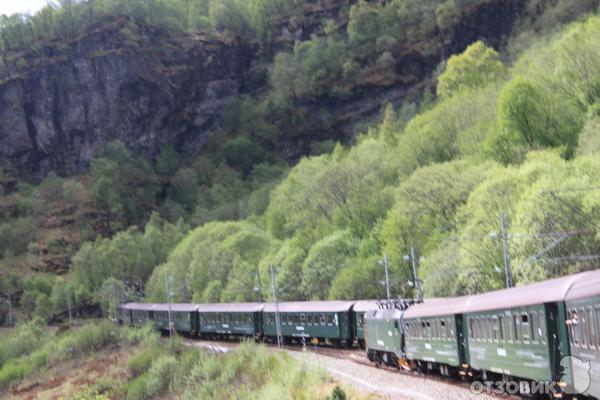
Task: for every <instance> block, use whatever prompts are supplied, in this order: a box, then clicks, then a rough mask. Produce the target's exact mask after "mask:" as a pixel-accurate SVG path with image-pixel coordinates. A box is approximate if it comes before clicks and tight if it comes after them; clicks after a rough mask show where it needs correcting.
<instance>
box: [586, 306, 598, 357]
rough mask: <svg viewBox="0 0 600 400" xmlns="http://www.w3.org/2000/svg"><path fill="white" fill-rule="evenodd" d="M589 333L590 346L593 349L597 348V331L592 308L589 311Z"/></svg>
mask: <svg viewBox="0 0 600 400" xmlns="http://www.w3.org/2000/svg"><path fill="white" fill-rule="evenodd" d="M587 326H588V329H587V333H588V345H589V346H590V348H591V349H595V348H596V329H595V324H594V312H593V310H592V307H588V309H587Z"/></svg>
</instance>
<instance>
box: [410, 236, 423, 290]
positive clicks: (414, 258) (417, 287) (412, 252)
mask: <svg viewBox="0 0 600 400" xmlns="http://www.w3.org/2000/svg"><path fill="white" fill-rule="evenodd" d="M410 259H411V260H412V269H413V279H414V282H415V290H416V294H417V300H421V287H420V285H419V275H418V274H417V250H416V249H415V247H414V246H411V248H410Z"/></svg>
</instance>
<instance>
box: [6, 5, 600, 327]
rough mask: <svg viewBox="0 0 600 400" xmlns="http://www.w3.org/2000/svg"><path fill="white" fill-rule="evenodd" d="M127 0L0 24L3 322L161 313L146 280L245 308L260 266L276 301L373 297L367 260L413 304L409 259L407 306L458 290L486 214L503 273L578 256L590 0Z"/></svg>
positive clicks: (491, 274) (497, 276) (488, 236)
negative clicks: (138, 303) (275, 284)
mask: <svg viewBox="0 0 600 400" xmlns="http://www.w3.org/2000/svg"><path fill="white" fill-rule="evenodd" d="M136 4H137V3H136V2H135V1H133V0H131V1H130V0H113V1H109V0H105V1H98V0H97V1H94V2H90V1H87V2H80V3H73V4H71V3H68V4H67V5H63V7H61V8H57V9H54V8H47V9H45V10H44V11H42V12H40V13H39V14H37V15H36V16H34V17H28V18H12V19H11V18H3V19H2V28H1V30H0V33H2V48H1V51H2V55H3V57H2V60H3V61H2V68H1V69H0V76H1V78H0V80H1V82H0V105H1V106H0V155H1V158H2V162H3V163H4V166H3V172H2V173H1V174H0V185H1V188H2V197H1V199H0V216H1V218H2V220H1V221H0V255H1V260H0V273H2V274H3V275H2V277H3V279H2V285H3V286H4V287H3V291H4V292H5V293H7V296H8V294H10V295H11V301H13V302H14V303H15V304H18V306H19V307H18V308H19V311H18V312H17V318H24V317H27V316H31V315H34V314H35V315H40V316H42V317H43V318H45V319H46V320H48V321H57V320H60V319H62V318H64V317H65V315H66V307H67V304H68V305H70V306H71V307H73V308H74V309H75V310H76V311H77V312H79V313H82V314H90V313H99V312H100V309H101V308H102V309H104V310H107V309H108V306H109V305H110V304H114V303H116V302H117V301H119V300H120V299H126V298H129V299H135V298H139V297H143V296H145V297H146V298H147V299H155V300H161V299H163V298H164V290H163V283H164V272H167V271H168V272H169V274H170V275H171V276H172V279H173V284H174V287H176V288H177V290H176V294H175V298H174V300H175V299H176V300H177V301H192V300H193V301H198V302H200V301H202V302H216V301H249V300H256V299H258V298H260V297H261V296H262V298H267V297H268V293H267V292H268V291H267V290H266V288H267V287H268V285H269V274H268V267H269V265H270V264H274V265H276V266H277V267H278V280H279V282H280V283H279V285H280V287H282V288H283V293H282V298H284V299H296V300H300V299H324V298H373V297H381V296H382V293H383V288H382V287H381V285H379V281H380V280H381V279H382V268H381V267H380V266H379V264H378V263H377V261H378V260H380V259H381V258H382V257H383V255H384V254H385V255H387V256H389V257H390V260H391V265H392V267H391V268H392V275H393V282H392V283H393V292H394V294H395V295H412V294H413V287H414V282H412V280H413V279H412V277H411V271H412V269H411V265H410V260H408V261H407V260H406V256H407V255H408V254H410V252H411V248H415V249H416V252H417V254H418V256H419V261H420V266H419V267H420V272H419V273H420V276H419V277H420V279H421V280H422V283H423V288H424V291H425V293H426V294H427V295H435V296H440V295H448V294H461V293H473V292H479V291H483V290H487V289H491V288H497V287H501V286H502V285H503V282H504V276H503V272H502V269H503V260H502V243H501V241H500V240H499V236H498V231H499V229H500V228H499V224H500V222H499V214H500V211H504V212H505V214H506V215H508V229H509V231H510V232H514V233H515V236H513V237H511V243H510V252H511V256H512V259H513V270H514V271H513V272H514V275H515V278H516V281H517V282H521V283H522V282H528V281H532V280H539V279H544V278H547V277H551V276H555V275H560V274H563V273H566V272H568V271H576V270H581V269H586V268H591V267H593V263H592V262H590V260H594V258H593V257H592V258H587V259H586V258H585V257H582V256H594V255H596V254H598V250H599V246H600V244H599V243H598V241H597V237H598V236H597V226H598V225H597V222H598V217H599V216H598V214H597V210H598V206H597V204H598V190H597V187H598V182H597V180H598V176H597V174H596V171H597V170H598V169H597V167H598V165H597V164H598V162H599V159H598V157H597V153H596V151H597V150H598V139H597V127H598V118H599V115H600V114H599V113H598V97H599V96H600V89H599V87H598V82H599V80H600V70H599V69H598V65H600V49H599V48H598V44H597V43H595V41H594V38H595V37H596V34H597V33H599V32H598V30H599V29H600V28H599V26H600V23H599V22H598V17H596V16H595V15H594V12H595V10H596V9H597V3H596V2H595V1H591V0H589V1H588V0H580V1H577V2H571V1H558V0H557V1H549V0H548V1H542V0H539V1H538V0H530V1H526V2H522V1H514V2H513V1H510V2H506V1H499V0H478V1H458V0H448V1H441V0H430V1H426V2H423V1H416V0H415V1H412V0H393V1H386V2H379V1H371V2H366V1H359V2H346V1H342V0H339V1H333V0H327V1H326V0H323V1H319V0H306V1H301V0H261V1H256V2H253V3H249V4H247V2H244V1H237V0H231V1H224V2H219V3H216V2H213V1H210V0H171V1H169V2H160V1H158V0H157V1H152V2H148V3H147V7H145V8H144V7H139V6H137V5H136ZM165 4H168V6H167V7H165ZM574 20H578V21H577V22H573V23H570V22H571V21H574ZM569 23H570V24H569ZM565 24H567V25H565ZM567 233H568V234H567ZM565 235H566V236H565ZM557 239H561V240H560V241H558V242H557V243H556V244H553V243H554V241H556V240H557ZM538 254H541V256H539V257H537V255H538ZM498 271H499V272H498ZM57 272H58V273H59V274H60V276H59V277H57V276H56V275H55V273H57ZM255 288H258V290H259V291H260V290H261V288H265V290H262V292H263V293H257V290H256V289H255ZM100 307H101V308H100ZM7 311H8V310H7V309H6V307H5V306H4V305H2V306H0V316H1V317H2V318H3V319H4V320H5V321H6V320H7V318H8V313H7Z"/></svg>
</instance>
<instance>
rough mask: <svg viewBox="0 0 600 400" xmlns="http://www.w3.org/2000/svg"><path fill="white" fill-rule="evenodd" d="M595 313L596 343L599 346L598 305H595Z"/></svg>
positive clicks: (599, 309) (599, 315) (599, 314)
mask: <svg viewBox="0 0 600 400" xmlns="http://www.w3.org/2000/svg"><path fill="white" fill-rule="evenodd" d="M595 311H596V312H595V314H596V345H597V346H598V348H600V306H596V307H595Z"/></svg>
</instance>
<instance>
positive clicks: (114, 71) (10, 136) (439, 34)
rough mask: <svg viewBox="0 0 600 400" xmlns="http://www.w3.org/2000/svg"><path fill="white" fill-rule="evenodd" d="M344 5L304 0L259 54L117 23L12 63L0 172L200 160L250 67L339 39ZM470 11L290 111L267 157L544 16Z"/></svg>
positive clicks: (503, 6) (416, 91)
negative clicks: (334, 29)
mask: <svg viewBox="0 0 600 400" xmlns="http://www.w3.org/2000/svg"><path fill="white" fill-rule="evenodd" d="M351 3H354V1H347V0H309V1H308V2H307V6H306V8H305V10H304V11H305V15H304V16H303V17H302V18H297V16H289V17H285V18H282V20H281V21H278V22H277V23H276V24H275V26H276V33H275V37H274V38H273V39H272V40H271V42H270V43H271V44H270V47H269V48H260V47H258V46H257V45H249V44H247V43H246V42H245V41H244V39H245V38H240V39H235V38H232V37H230V36H226V35H221V34H217V33H211V34H208V33H202V34H195V35H187V34H177V35H175V34H173V33H167V32H165V31H160V30H156V29H154V28H151V27H147V26H143V27H142V26H139V27H138V28H137V29H138V32H136V35H133V37H131V35H127V33H126V29H123V28H124V27H126V26H127V24H128V23H130V22H131V21H126V19H123V20H122V21H120V20H119V19H118V18H116V22H115V21H112V22H111V23H109V24H98V26H96V27H94V29H91V30H90V31H88V32H87V33H86V34H85V35H83V36H82V37H80V38H77V39H76V40H73V41H72V42H70V43H50V44H47V45H45V46H44V48H43V49H42V54H41V55H40V52H39V51H37V52H36V53H33V52H32V53H30V54H21V55H19V57H22V58H24V59H26V60H27V65H34V66H35V67H32V68H29V69H28V70H26V71H24V72H20V73H19V74H18V75H12V76H11V78H10V79H8V80H5V81H0V160H1V161H3V162H2V163H0V167H1V166H3V164H6V162H8V163H9V164H10V165H11V166H12V168H13V169H14V171H15V172H16V173H17V174H19V175H21V176H33V177H38V178H39V177H43V176H44V175H46V174H47V173H49V172H51V171H54V172H57V173H59V174H63V175H65V174H69V173H72V172H74V171H78V170H82V169H85V168H86V167H87V166H88V164H89V162H90V160H91V159H92V157H93V155H94V153H95V151H96V150H97V149H98V148H99V146H101V145H102V144H103V143H105V142H107V141H110V140H115V139H118V140H120V141H121V142H123V143H125V144H126V145H127V146H128V147H129V148H131V149H133V150H134V151H136V152H139V153H142V154H146V155H148V156H153V155H155V154H156V153H157V151H158V149H159V148H160V147H161V146H162V145H163V144H165V143H170V144H173V145H175V147H176V148H178V150H184V151H188V152H195V151H198V150H201V149H202V148H203V145H204V144H205V143H206V142H207V140H208V138H209V137H210V135H211V132H214V131H216V129H215V128H216V127H217V126H218V125H219V121H220V118H221V116H222V111H223V109H224V107H225V106H226V105H227V104H228V103H229V102H230V101H231V100H232V99H234V98H235V97H236V96H238V95H239V94H241V93H244V92H248V91H250V92H251V94H256V93H264V87H260V85H259V86H258V87H257V86H256V85H255V84H254V83H249V82H245V81H244V80H245V79H244V77H245V76H248V71H249V69H250V67H251V65H253V62H255V61H257V60H258V59H260V60H261V62H263V63H264V62H268V60H269V59H272V57H273V56H274V54H275V53H276V52H277V51H280V50H285V49H287V50H289V49H291V47H292V45H293V43H294V42H295V41H296V40H307V39H309V38H310V36H311V35H319V34H322V31H323V24H324V22H325V21H326V20H327V19H333V20H335V21H336V23H337V25H338V26H339V27H340V28H341V29H342V28H343V26H344V24H345V18H347V10H348V5H349V4H351ZM551 3H552V1H551V0H547V1H546V0H545V1H542V2H540V3H539V4H538V5H540V4H551ZM469 4H470V5H469V6H468V7H467V8H466V9H464V10H462V15H461V17H460V18H459V19H457V20H456V21H454V22H453V23H450V24H447V25H446V27H445V28H444V30H439V29H436V30H434V31H432V32H428V33H427V36H426V37H411V38H409V39H408V40H407V41H405V42H403V43H402V44H400V46H398V48H397V49H395V50H394V54H393V56H394V60H395V61H394V66H393V67H392V68H390V69H389V70H387V71H385V72H383V73H380V74H379V76H378V74H377V73H374V74H373V76H372V79H371V78H369V79H368V80H367V82H363V83H361V84H357V85H356V87H355V88H353V89H354V90H353V94H352V96H349V97H347V98H344V99H339V98H338V99H335V98H331V97H326V98H321V99H316V100H312V101H306V102H302V103H301V104H300V103H299V104H296V105H295V106H296V107H297V108H299V109H302V110H303V115H305V116H306V118H305V121H303V126H302V127H301V129H296V131H298V132H294V133H293V134H291V135H288V136H284V137H283V138H282V139H281V140H280V142H279V143H277V144H276V146H275V150H276V151H277V152H278V153H279V154H280V155H281V156H282V157H283V158H285V159H288V160H290V161H293V160H296V159H298V158H299V157H301V156H302V155H305V154H307V153H308V152H309V151H310V149H311V144H312V142H313V141H315V140H324V139H336V140H342V141H348V140H350V139H351V138H352V134H353V128H354V125H355V124H356V122H358V121H365V120H368V119H370V118H374V117H376V116H377V115H378V114H379V112H380V108H381V105H382V104H383V103H385V102H391V103H394V104H399V103H401V102H402V101H405V100H406V99H407V98H408V99H409V100H418V98H419V97H420V94H421V93H422V91H423V89H424V88H427V87H429V88H431V87H432V86H433V84H434V83H435V82H434V81H433V80H432V79H431V78H432V76H433V73H434V71H435V70H436V68H437V66H438V65H439V64H440V62H442V61H443V60H444V59H446V58H447V57H449V56H450V55H451V54H453V53H457V52H461V51H463V50H464V49H465V48H466V47H467V46H468V45H469V44H470V43H472V42H473V41H475V40H478V39H483V40H485V41H486V42H487V43H488V44H491V45H493V46H494V47H496V48H499V47H502V45H503V41H504V39H505V38H506V36H507V35H509V34H510V33H511V32H512V31H513V28H514V26H515V22H516V21H518V20H519V19H523V18H524V16H525V17H526V18H529V19H534V18H535V15H533V14H531V13H532V12H533V13H540V12H541V11H540V10H541V9H542V8H543V7H542V6H540V7H538V8H540V10H537V9H535V10H533V11H532V9H528V8H527V7H528V2H527V1H522V0H489V1H478V2H473V3H469ZM244 43H246V44H244ZM40 60H41V61H40ZM264 84H265V83H264V82H263V83H262V84H261V85H264Z"/></svg>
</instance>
